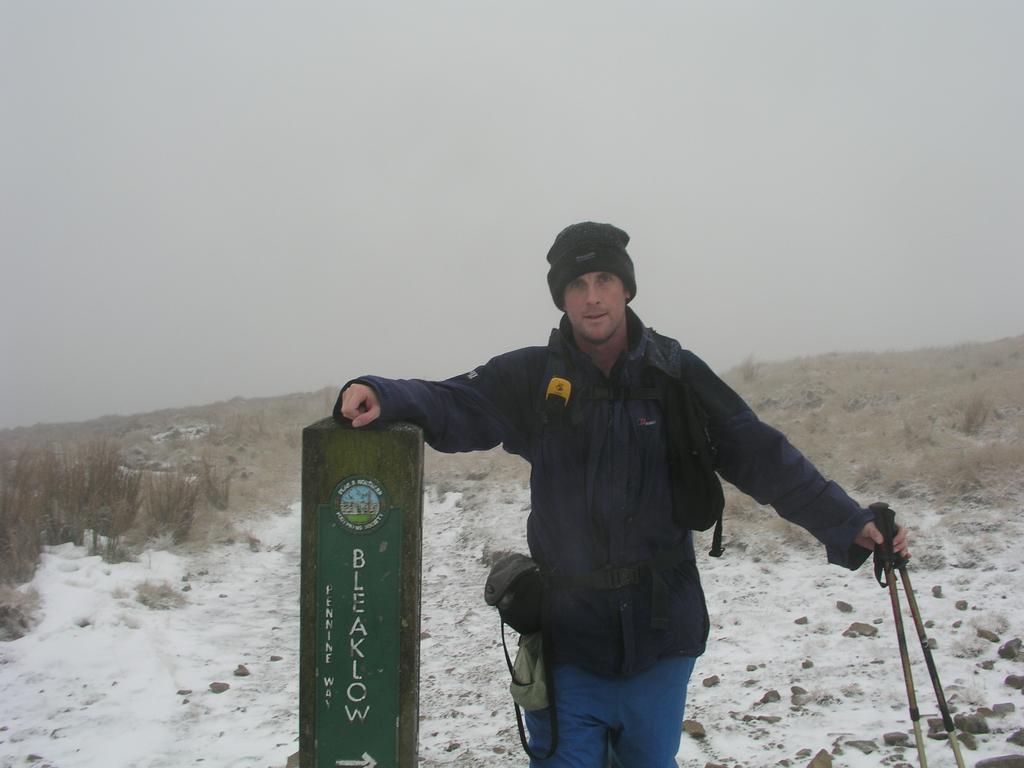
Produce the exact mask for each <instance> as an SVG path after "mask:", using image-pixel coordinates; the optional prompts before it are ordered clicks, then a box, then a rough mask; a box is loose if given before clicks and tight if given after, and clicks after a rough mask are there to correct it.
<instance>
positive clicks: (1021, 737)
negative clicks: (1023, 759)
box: [1006, 728, 1024, 747]
mask: <svg viewBox="0 0 1024 768" xmlns="http://www.w3.org/2000/svg"><path fill="white" fill-rule="evenodd" d="M1006 740H1007V741H1008V742H1010V743H1011V744H1016V745H1017V746H1018V747H1024V728H1021V729H1020V730H1019V731H1015V732H1014V733H1011V734H1010V736H1009V737H1008V738H1007V739H1006Z"/></svg>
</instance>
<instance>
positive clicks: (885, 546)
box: [868, 501, 907, 568]
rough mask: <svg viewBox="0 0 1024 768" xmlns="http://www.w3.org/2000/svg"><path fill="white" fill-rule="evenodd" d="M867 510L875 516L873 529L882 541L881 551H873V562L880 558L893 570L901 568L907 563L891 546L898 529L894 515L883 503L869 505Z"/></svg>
mask: <svg viewBox="0 0 1024 768" xmlns="http://www.w3.org/2000/svg"><path fill="white" fill-rule="evenodd" d="M868 509H869V510H871V512H872V513H874V515H875V527H876V528H878V532H879V533H881V534H882V540H883V541H882V551H881V552H879V551H878V550H877V549H876V550H875V560H876V561H877V560H878V559H879V558H881V559H883V560H885V561H886V562H888V563H890V564H891V565H892V566H893V567H894V568H902V567H903V566H905V565H906V564H907V561H906V559H905V558H904V557H903V556H902V555H899V554H897V553H896V551H895V550H894V549H893V546H892V542H893V539H895V538H896V534H897V533H898V532H899V529H900V528H899V526H898V525H896V513H895V512H893V511H892V509H891V508H890V507H889V505H888V504H886V503H885V502H884V501H876V502H875V503H874V504H871V505H869V506H868Z"/></svg>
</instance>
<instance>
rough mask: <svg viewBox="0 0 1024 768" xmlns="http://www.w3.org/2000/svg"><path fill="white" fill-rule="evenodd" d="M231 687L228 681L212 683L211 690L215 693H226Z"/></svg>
mask: <svg viewBox="0 0 1024 768" xmlns="http://www.w3.org/2000/svg"><path fill="white" fill-rule="evenodd" d="M230 687H231V686H230V685H228V684H227V683H210V690H211V691H213V692H214V693H224V691H226V690H227V689H228V688H230Z"/></svg>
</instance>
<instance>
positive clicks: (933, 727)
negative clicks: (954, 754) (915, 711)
mask: <svg viewBox="0 0 1024 768" xmlns="http://www.w3.org/2000/svg"><path fill="white" fill-rule="evenodd" d="M940 731H941V732H942V733H945V732H946V725H945V723H943V722H942V718H941V717H929V718H928V735H929V736H931V735H932V734H933V733H939V732H940Z"/></svg>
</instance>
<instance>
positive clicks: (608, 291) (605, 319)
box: [564, 272, 630, 346]
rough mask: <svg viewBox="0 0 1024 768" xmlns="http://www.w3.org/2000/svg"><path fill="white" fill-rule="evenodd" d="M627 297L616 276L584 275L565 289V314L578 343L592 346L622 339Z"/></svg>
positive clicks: (603, 273) (604, 274)
mask: <svg viewBox="0 0 1024 768" xmlns="http://www.w3.org/2000/svg"><path fill="white" fill-rule="evenodd" d="M629 298H630V295H629V292H628V291H627V290H626V286H624V285H623V284H622V280H620V279H619V276H618V275H615V274H612V273H611V272H587V273H586V274H583V275H580V276H579V277H577V278H575V279H574V280H572V281H570V282H569V284H568V285H567V286H565V294H564V300H565V314H566V315H568V317H569V322H570V323H571V324H572V329H573V332H574V334H575V336H576V339H577V340H578V341H585V342H587V343H589V344H593V345H595V346H600V345H602V344H606V343H607V342H609V341H611V340H613V339H615V338H617V337H619V334H621V338H622V339H623V340H624V339H625V332H626V325H625V320H626V301H627V300H628V299H629Z"/></svg>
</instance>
